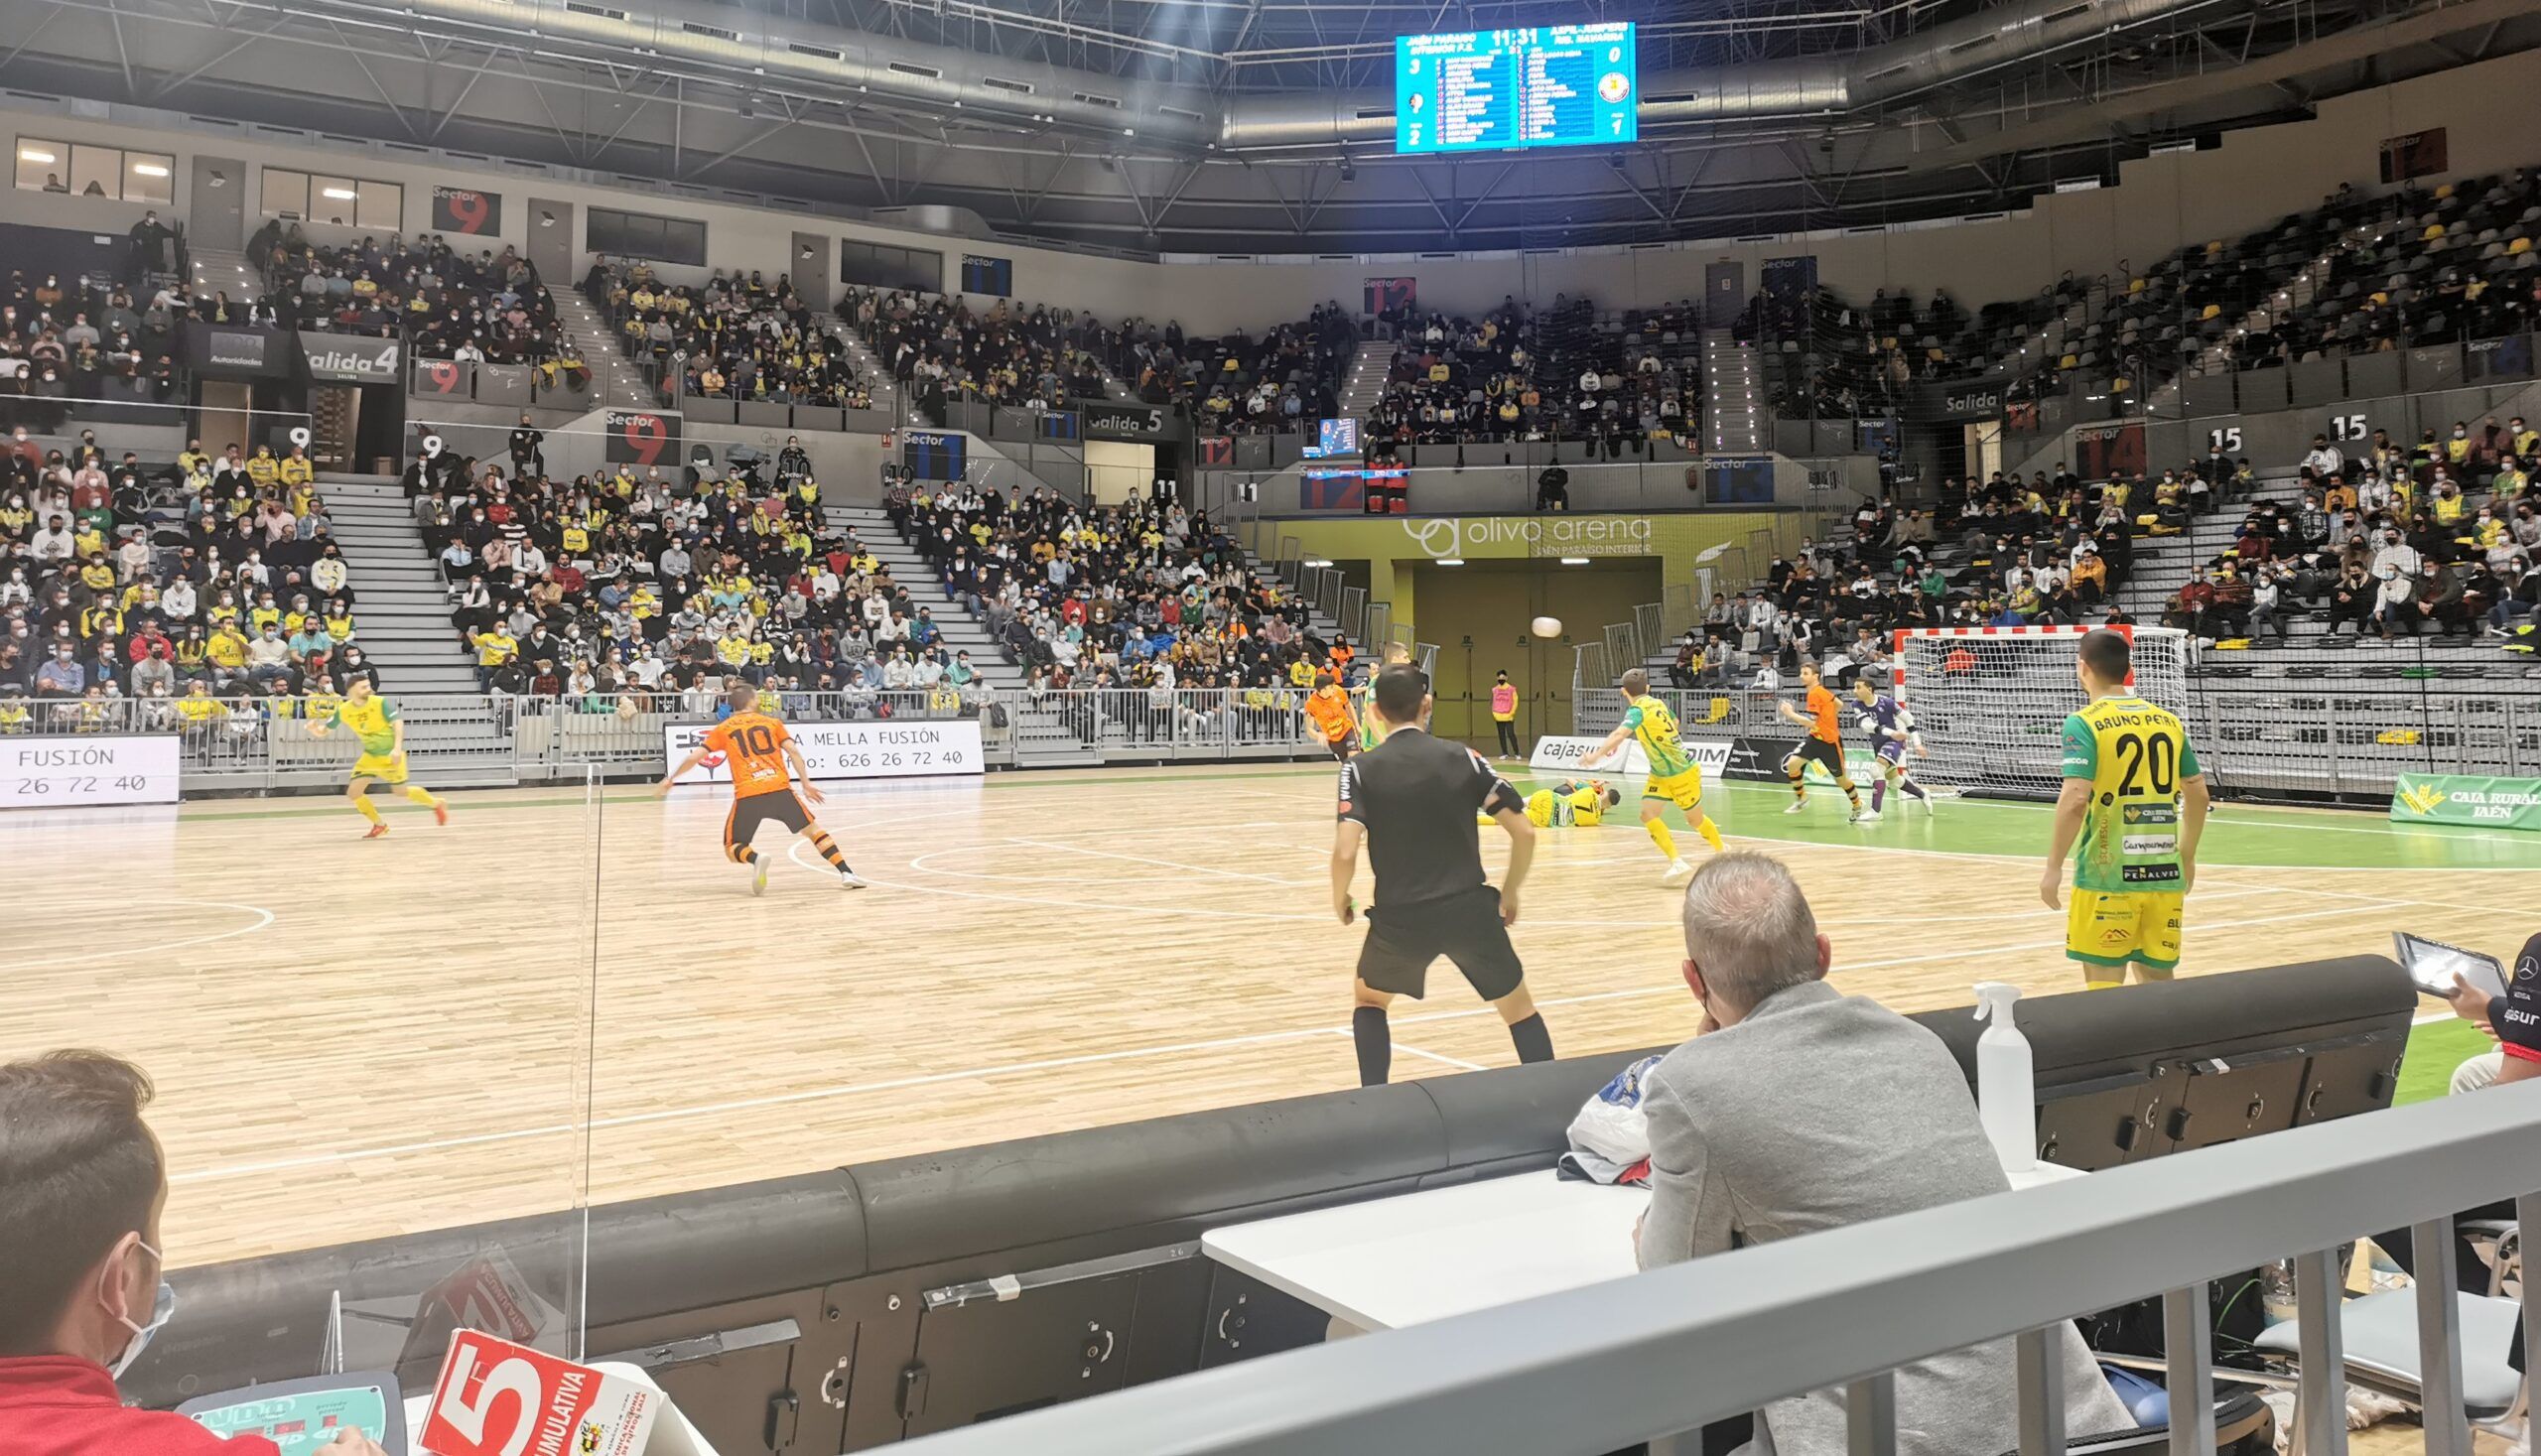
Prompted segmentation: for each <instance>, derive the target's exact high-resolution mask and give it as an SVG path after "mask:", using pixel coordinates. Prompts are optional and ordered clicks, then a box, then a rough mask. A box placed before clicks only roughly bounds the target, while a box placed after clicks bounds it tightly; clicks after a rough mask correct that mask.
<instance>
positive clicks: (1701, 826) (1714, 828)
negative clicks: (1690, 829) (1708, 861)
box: [1694, 814, 1721, 854]
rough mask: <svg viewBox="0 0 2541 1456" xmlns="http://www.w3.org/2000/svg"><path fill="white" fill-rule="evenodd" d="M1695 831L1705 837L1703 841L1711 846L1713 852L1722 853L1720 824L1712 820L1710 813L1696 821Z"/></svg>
mask: <svg viewBox="0 0 2541 1456" xmlns="http://www.w3.org/2000/svg"><path fill="white" fill-rule="evenodd" d="M1694 833H1696V834H1698V835H1701V836H1702V837H1703V843H1704V844H1706V845H1709V846H1711V848H1712V853H1713V854H1718V853H1720V850H1721V843H1720V826H1719V825H1717V824H1714V823H1712V822H1711V816H1710V815H1708V814H1706V815H1704V816H1703V817H1702V818H1700V819H1697V820H1695V821H1694Z"/></svg>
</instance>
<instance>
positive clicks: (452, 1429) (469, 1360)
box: [416, 1330, 662, 1456]
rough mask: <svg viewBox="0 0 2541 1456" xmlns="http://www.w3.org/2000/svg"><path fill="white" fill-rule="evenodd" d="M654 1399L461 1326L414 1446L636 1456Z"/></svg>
mask: <svg viewBox="0 0 2541 1456" xmlns="http://www.w3.org/2000/svg"><path fill="white" fill-rule="evenodd" d="M661 1405H662V1396H661V1392H660V1391H658V1390H646V1389H644V1388H643V1387H641V1386H638V1385H635V1384H634V1383H632V1382H630V1381H623V1380H620V1379H618V1378H617V1377H615V1376H612V1375H606V1374H603V1373H602V1372H600V1371H597V1370H593V1369H592V1368H591V1367H589V1366H583V1365H576V1364H574V1363H573V1362H572V1361H570V1360H560V1359H558V1358H556V1357H555V1356H553V1355H549V1354H546V1353H545V1352H543V1351H538V1350H532V1349H530V1348H529V1347H528V1346H526V1345H515V1344H513V1343H512V1342H511V1341H509V1340H499V1339H496V1338H495V1337H493V1336H492V1335H488V1334H485V1333H484V1332H482V1331H480V1330H461V1331H459V1332H458V1333H456V1334H454V1335H452V1336H451V1337H450V1358H449V1359H448V1360H445V1361H444V1362H442V1367H441V1380H440V1381H439V1382H438V1383H437V1384H436V1385H435V1386H434V1388H433V1403H432V1409H431V1410H430V1411H428V1412H427V1413H426V1415H425V1417H424V1429H423V1434H422V1435H421V1436H420V1437H419V1438H418V1439H417V1442H416V1444H417V1445H419V1446H421V1447H422V1448H423V1449H424V1450H426V1451H429V1452H431V1453H433V1456H642V1452H643V1450H644V1442H645V1440H646V1439H647V1438H648V1437H649V1436H650V1435H651V1434H652V1430H653V1420H654V1417H655V1416H657V1415H659V1414H660V1413H661Z"/></svg>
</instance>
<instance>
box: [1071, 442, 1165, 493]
mask: <svg viewBox="0 0 2541 1456" xmlns="http://www.w3.org/2000/svg"><path fill="white" fill-rule="evenodd" d="M1154 483H1155V447H1154V446H1152V445H1132V444H1130V443H1128V442H1126V441H1119V440H1089V441H1087V442H1086V443H1085V488H1086V493H1087V494H1089V495H1091V496H1092V497H1093V498H1094V503H1095V504H1097V505H1119V504H1120V503H1121V502H1123V501H1125V500H1128V499H1129V498H1130V495H1131V492H1133V491H1143V490H1145V489H1146V488H1147V487H1148V486H1150V485H1153V484H1154Z"/></svg>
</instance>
